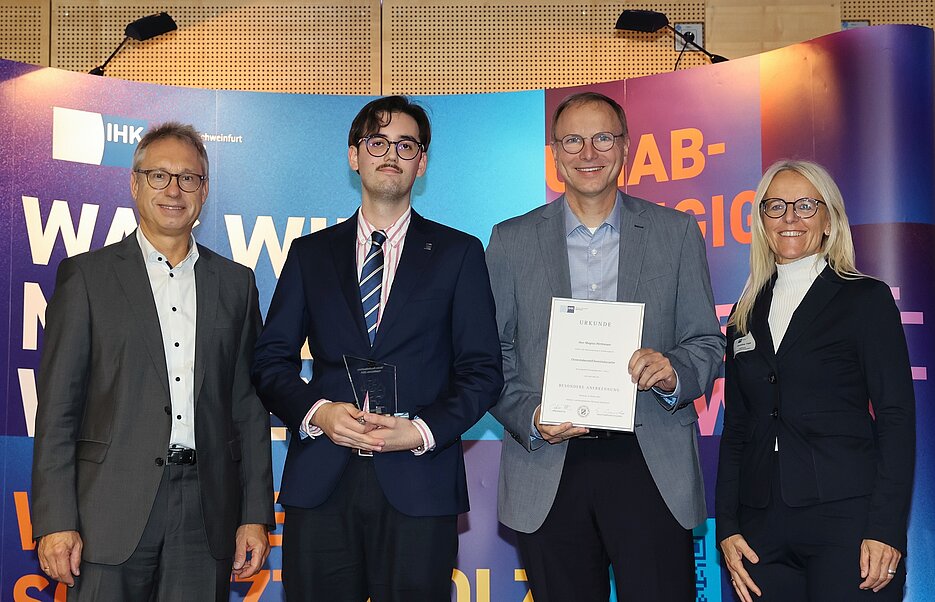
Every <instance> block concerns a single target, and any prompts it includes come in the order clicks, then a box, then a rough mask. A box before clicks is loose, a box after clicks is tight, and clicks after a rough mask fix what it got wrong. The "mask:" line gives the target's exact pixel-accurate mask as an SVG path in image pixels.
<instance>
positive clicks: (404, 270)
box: [253, 96, 503, 602]
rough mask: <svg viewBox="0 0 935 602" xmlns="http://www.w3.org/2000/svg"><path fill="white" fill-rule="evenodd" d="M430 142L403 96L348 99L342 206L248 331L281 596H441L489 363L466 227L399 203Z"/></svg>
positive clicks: (490, 320) (293, 261)
mask: <svg viewBox="0 0 935 602" xmlns="http://www.w3.org/2000/svg"><path fill="white" fill-rule="evenodd" d="M430 141H431V129H430V125H429V121H428V117H427V116H426V114H425V111H424V110H423V109H422V108H421V107H420V106H418V105H415V104H413V103H411V102H410V101H409V100H408V99H406V98H404V97H400V96H390V97H386V98H380V99H377V100H374V101H372V102H370V103H369V104H367V105H366V106H365V107H364V108H363V109H361V111H360V113H358V115H357V117H356V118H355V119H354V122H353V123H352V125H351V129H350V133H349V135H348V154H347V157H348V163H349V164H350V167H351V169H353V170H354V171H356V172H357V173H358V174H360V181H361V197H362V198H361V206H360V210H359V211H357V212H356V214H355V215H354V216H353V217H352V218H351V219H348V220H347V221H345V222H342V223H340V224H337V225H335V226H333V227H331V228H327V229H325V230H322V231H320V232H316V233H314V234H311V235H308V236H305V237H302V238H299V239H297V240H296V241H295V242H293V244H292V247H291V249H290V251H289V256H288V258H287V259H286V263H285V265H284V267H283V270H282V274H281V276H280V279H279V284H278V285H277V287H276V292H275V294H274V295H273V299H272V302H271V304H270V308H269V313H268V315H267V320H266V327H265V329H264V331H263V333H262V335H261V336H260V338H259V340H258V342H257V349H256V357H255V360H254V367H253V377H254V382H255V384H256V387H257V391H258V392H259V394H260V397H261V399H262V400H263V402H264V403H265V405H266V407H267V408H269V410H270V411H271V412H272V413H274V414H276V415H277V416H278V417H279V418H280V419H282V421H283V422H284V423H285V424H286V425H287V426H288V427H289V429H290V431H291V433H292V439H291V442H290V445H289V453H288V457H287V458H286V463H285V468H284V471H283V476H282V486H281V490H280V496H279V502H280V503H281V504H282V505H283V506H284V507H285V510H286V520H285V525H284V533H283V585H284V589H285V592H286V596H287V598H288V599H289V600H290V602H294V601H296V600H327V601H328V602H343V601H348V602H364V600H366V599H367V597H368V596H369V597H370V598H371V599H372V600H373V602H382V601H384V600H395V601H403V600H404V601H406V602H418V601H423V600H424V601H431V602H437V601H439V600H448V599H449V597H450V592H451V572H452V569H453V567H454V564H455V559H456V556H457V550H458V530H457V516H458V514H459V513H461V512H467V510H468V497H467V484H466V480H465V474H464V459H463V456H462V449H461V439H460V437H461V435H462V434H463V433H464V432H465V431H466V430H467V429H468V428H470V427H471V426H472V425H473V424H474V423H475V422H477V420H478V419H480V418H481V417H482V416H483V415H484V413H485V412H486V411H487V408H488V407H490V406H491V405H492V404H493V403H494V402H495V401H496V399H497V397H498V395H499V393H500V388H501V386H502V382H503V379H502V373H501V366H500V345H499V340H498V336H497V326H496V318H495V313H494V302H493V296H492V294H491V292H490V283H489V280H488V276H487V268H486V264H485V261H484V251H483V247H482V245H481V243H480V241H478V240H477V239H476V238H474V237H473V236H470V235H468V234H465V233H463V232H459V231H457V230H454V229H451V228H448V227H446V226H443V225H441V224H438V223H435V222H431V221H429V220H426V219H425V218H423V217H421V216H420V215H419V214H417V213H416V212H415V211H413V210H412V208H411V205H410V193H411V191H412V186H413V183H414V182H415V179H416V178H417V177H419V176H421V175H422V174H424V173H425V167H426V160H427V157H426V153H427V151H428V147H429V142H430ZM306 338H307V339H308V346H309V350H310V351H311V354H312V357H313V358H314V364H313V367H312V378H311V380H310V381H309V382H308V383H306V382H305V381H304V380H303V379H301V378H300V376H299V372H300V368H301V359H300V350H301V348H302V345H303V343H304V342H305V340H306ZM361 368H363V369H362V370H361ZM368 378H369V382H368ZM394 383H395V385H394ZM394 388H395V395H394V392H393V389H394Z"/></svg>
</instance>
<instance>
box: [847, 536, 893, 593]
mask: <svg viewBox="0 0 935 602" xmlns="http://www.w3.org/2000/svg"><path fill="white" fill-rule="evenodd" d="M902 557H903V555H902V552H900V551H899V550H897V549H896V548H894V547H893V546H890V545H887V544H885V543H883V542H882V541H877V540H875V539H865V540H863V541H862V542H861V543H860V576H861V577H863V579H864V581H863V583H861V584H860V585H859V586H858V587H860V589H872V590H873V591H874V592H878V591H880V590H881V589H883V588H884V587H886V586H887V585H889V584H890V581H892V580H893V575H895V574H896V570H897V568H896V567H898V566H899V560H900V559H901V558H902Z"/></svg>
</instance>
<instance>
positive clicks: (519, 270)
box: [487, 192, 725, 533]
mask: <svg viewBox="0 0 935 602" xmlns="http://www.w3.org/2000/svg"><path fill="white" fill-rule="evenodd" d="M617 200H618V202H619V203H621V224H620V267H619V276H618V284H617V300H618V301H631V302H642V303H645V304H646V308H645V315H644V321H643V346H644V347H650V348H652V349H655V350H656V351H660V352H662V353H663V354H665V356H666V357H667V358H668V359H669V360H670V361H671V363H672V366H673V368H675V370H676V372H677V373H678V375H679V382H680V386H681V392H680V397H679V399H678V402H677V404H676V407H675V408H674V409H672V408H670V407H669V406H667V405H666V404H664V403H663V402H662V401H661V400H660V399H658V398H657V397H656V395H655V394H654V393H652V392H651V391H643V392H640V393H639V394H638V395H637V404H636V419H635V423H636V436H637V439H638V441H639V444H640V449H641V450H642V452H643V456H644V457H645V459H646V463H647V465H648V466H649V470H650V472H651V473H652V476H653V479H654V480H655V482H656V486H657V487H658V488H659V491H660V493H661V494H662V497H663V499H665V502H666V504H667V505H668V507H669V510H670V511H671V512H672V514H673V515H674V516H675V518H676V519H677V520H678V521H679V523H680V524H681V525H682V526H683V527H685V528H692V527H694V526H695V525H697V524H699V523H700V522H701V521H703V520H704V519H705V517H706V514H707V513H706V510H705V501H704V483H703V481H702V475H701V468H700V465H699V462H698V444H697V440H696V436H697V435H696V428H695V423H696V422H697V420H698V415H697V413H696V412H695V408H694V405H693V403H692V402H693V401H694V399H695V398H696V397H699V396H700V395H702V394H704V392H705V390H706V388H707V387H708V386H709V385H710V384H711V381H712V380H713V378H714V376H715V372H716V371H717V369H718V367H719V366H720V364H721V360H722V358H723V354H724V345H725V342H724V336H723V335H722V334H721V331H720V326H719V324H718V320H717V318H716V316H715V313H714V299H713V295H712V292H711V282H710V278H709V275H708V262H707V257H706V256H705V249H704V242H703V240H702V237H701V233H700V231H699V229H698V224H697V223H696V221H695V219H694V218H693V217H692V216H690V215H688V214H685V213H682V212H679V211H675V210H673V209H667V208H665V207H660V206H658V205H655V204H653V203H650V202H648V201H644V200H642V199H638V198H635V197H631V196H629V195H626V194H623V193H621V192H618V193H617ZM564 205H565V199H564V197H562V198H560V199H558V200H556V201H554V202H553V203H551V204H549V205H545V206H543V207H539V208H537V209H534V210H532V211H530V212H529V213H527V214H525V215H522V216H519V217H516V218H513V219H510V220H507V221H505V222H503V223H501V224H498V225H496V226H494V229H493V232H492V234H491V236H490V244H489V246H488V248H487V266H488V269H489V271H490V279H491V285H492V289H493V293H494V298H495V300H496V304H497V326H498V328H499V330H500V346H501V349H502V351H503V376H504V380H505V385H504V388H503V392H502V393H501V395H500V401H499V402H498V403H497V405H495V406H494V407H493V408H491V410H490V412H491V414H493V415H494V416H495V417H496V418H497V419H498V420H499V421H500V422H501V423H502V424H503V426H504V427H505V429H506V432H507V433H508V435H509V436H504V440H503V449H502V452H501V457H500V489H499V502H498V511H499V517H500V522H502V523H503V524H505V525H507V526H508V527H510V528H512V529H515V530H517V531H521V532H525V533H531V532H533V531H535V530H536V529H538V528H539V527H540V526H541V525H542V523H543V521H544V520H545V517H546V515H547V514H548V513H549V509H550V508H551V507H552V502H553V500H554V499H555V493H556V491H557V490H558V483H559V479H560V478H561V475H562V467H563V465H564V462H565V451H566V449H567V442H564V443H561V444H558V445H550V444H548V443H545V442H543V441H541V440H538V441H530V435H531V434H532V433H531V431H532V416H533V413H534V411H535V409H536V407H537V406H538V405H539V402H540V400H541V396H542V382H543V376H544V373H545V349H546V341H547V337H548V328H549V312H550V304H551V299H552V297H571V279H570V276H569V268H568V254H567V250H566V243H565V230H564V218H563V207H564ZM613 477H614V475H607V478H613ZM634 495H638V492H634Z"/></svg>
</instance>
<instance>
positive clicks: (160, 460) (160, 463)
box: [156, 458, 166, 466]
mask: <svg viewBox="0 0 935 602" xmlns="http://www.w3.org/2000/svg"><path fill="white" fill-rule="evenodd" d="M165 463H166V461H165V460H163V459H162V458H156V466H162V465H163V464H165Z"/></svg>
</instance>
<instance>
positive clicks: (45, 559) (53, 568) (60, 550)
mask: <svg viewBox="0 0 935 602" xmlns="http://www.w3.org/2000/svg"><path fill="white" fill-rule="evenodd" d="M83 547H84V543H83V542H82V541H81V535H79V534H78V532H77V531H58V532H56V533H49V534H48V535H43V536H42V538H41V539H40V540H39V551H38V555H39V566H40V567H41V568H42V570H43V572H44V573H45V574H46V575H48V576H49V577H51V578H52V579H55V580H56V581H61V582H62V583H64V584H65V585H67V586H68V587H73V586H74V585H75V577H76V576H78V575H80V574H81V568H80V567H81V549H82V548H83Z"/></svg>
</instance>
